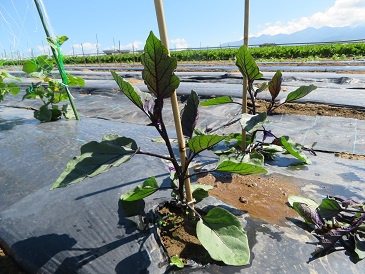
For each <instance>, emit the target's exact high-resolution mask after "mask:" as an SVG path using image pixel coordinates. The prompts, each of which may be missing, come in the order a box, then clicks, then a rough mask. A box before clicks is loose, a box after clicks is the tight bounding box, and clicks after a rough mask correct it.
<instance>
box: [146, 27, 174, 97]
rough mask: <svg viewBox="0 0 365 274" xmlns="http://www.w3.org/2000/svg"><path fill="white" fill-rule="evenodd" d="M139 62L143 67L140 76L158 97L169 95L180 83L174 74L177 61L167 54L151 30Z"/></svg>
mask: <svg viewBox="0 0 365 274" xmlns="http://www.w3.org/2000/svg"><path fill="white" fill-rule="evenodd" d="M141 62H142V65H143V67H144V69H143V71H142V78H143V80H144V81H145V84H146V85H147V88H148V90H149V91H150V92H152V93H153V94H154V95H155V96H156V97H157V98H159V99H161V98H168V97H170V96H171V95H172V94H173V93H174V91H175V90H176V89H177V88H178V86H179V84H180V79H179V78H178V77H177V76H176V75H175V74H174V71H175V69H176V66H177V61H176V58H172V57H170V56H169V55H168V50H167V49H166V47H165V46H164V45H163V44H162V43H161V41H160V40H158V39H157V37H156V36H155V35H154V34H153V32H152V31H151V32H150V35H149V36H148V38H147V41H146V45H145V47H144V53H143V54H142V56H141Z"/></svg>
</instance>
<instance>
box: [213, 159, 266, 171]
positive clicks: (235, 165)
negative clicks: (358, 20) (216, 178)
mask: <svg viewBox="0 0 365 274" xmlns="http://www.w3.org/2000/svg"><path fill="white" fill-rule="evenodd" d="M216 170H217V171H221V172H230V173H237V174H242V175H246V174H261V173H267V170H266V169H265V168H264V167H263V166H261V165H257V164H256V163H252V162H245V161H234V160H231V159H228V160H224V161H222V162H220V163H219V165H218V166H217V168H216Z"/></svg>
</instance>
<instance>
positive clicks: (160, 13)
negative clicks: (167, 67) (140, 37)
mask: <svg viewBox="0 0 365 274" xmlns="http://www.w3.org/2000/svg"><path fill="white" fill-rule="evenodd" d="M154 1H155V9H156V16H157V22H158V29H159V32H160V39H161V42H162V43H163V44H164V45H165V47H166V48H167V50H168V51H169V54H170V50H169V43H168V39H167V31H166V24H165V15H164V10H163V5H162V0H154ZM170 99H171V105H172V112H173V116H174V121H175V130H176V135H177V139H178V143H179V152H180V161H181V167H182V169H185V166H186V147H185V138H184V135H183V132H182V126H181V121H180V111H179V105H178V101H177V96H176V91H175V92H174V93H173V94H172V96H171V98H170ZM186 170H187V174H186V175H189V174H188V172H189V171H188V168H187V169H186ZM184 186H185V192H186V200H187V202H188V203H190V202H191V201H193V195H192V192H191V187H190V179H189V178H188V179H186V180H185V182H184ZM192 206H193V204H192Z"/></svg>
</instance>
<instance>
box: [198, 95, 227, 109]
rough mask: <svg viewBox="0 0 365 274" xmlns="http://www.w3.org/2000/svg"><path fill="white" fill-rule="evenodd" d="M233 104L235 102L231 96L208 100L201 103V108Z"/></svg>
mask: <svg viewBox="0 0 365 274" xmlns="http://www.w3.org/2000/svg"><path fill="white" fill-rule="evenodd" d="M229 103H233V100H232V98H231V97H230V96H221V97H217V98H212V99H208V100H206V101H204V102H201V103H200V106H202V107H208V106H215V105H222V104H229Z"/></svg>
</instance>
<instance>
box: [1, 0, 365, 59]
mask: <svg viewBox="0 0 365 274" xmlns="http://www.w3.org/2000/svg"><path fill="white" fill-rule="evenodd" d="M39 1H41V0H39ZM41 2H42V1H41ZM244 2H245V1H244V0H228V1H222V0H220V1H218V0H184V1H177V0H164V1H163V4H164V10H165V19H166V24H167V32H168V37H169V45H170V48H185V47H207V46H211V47H213V46H219V45H220V44H223V43H227V42H232V41H237V40H240V39H242V35H243V21H244ZM43 3H44V6H45V8H46V11H47V15H48V18H49V20H50V25H51V27H52V29H53V30H54V33H55V35H58V36H61V35H66V36H68V37H69V40H68V41H67V42H66V43H65V44H64V45H63V47H62V51H63V52H64V53H65V54H72V53H73V52H74V53H75V54H80V53H81V52H82V50H81V44H82V45H83V48H84V51H85V52H86V53H89V52H96V49H97V45H98V49H99V50H100V51H102V50H105V49H113V48H114V47H115V48H116V49H117V48H119V45H120V48H121V49H130V48H132V45H134V47H135V48H136V49H143V44H144V42H145V40H146V38H147V36H148V33H149V31H151V30H152V31H153V32H155V34H156V35H157V36H158V27H157V20H156V15H155V7H154V1H152V0H140V1H138V0H134V1H132V0H105V1H94V0H88V1H86V0H60V1H56V0H43ZM364 23H365V0H306V1H293V0H276V1H267V0H251V1H250V36H258V35H260V34H271V35H274V34H278V33H292V32H295V31H298V30H301V29H304V28H307V27H317V28H318V27H321V26H345V25H358V24H364ZM359 38H363V37H359ZM46 44H47V43H46V42H45V34H44V31H43V28H42V25H41V23H40V19H39V16H38V13H37V11H36V9H35V5H34V1H33V0H1V1H0V56H3V55H4V54H5V52H7V53H8V54H9V52H10V51H13V52H14V51H19V52H20V53H21V54H22V55H30V52H31V50H32V51H33V53H34V55H38V54H40V53H44V51H46V52H47V51H48V50H47V49H46V50H44V49H43V48H44V47H45V46H47V45H46Z"/></svg>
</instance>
